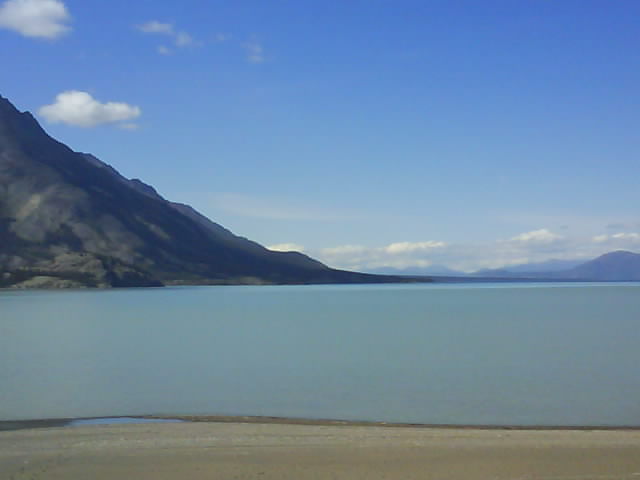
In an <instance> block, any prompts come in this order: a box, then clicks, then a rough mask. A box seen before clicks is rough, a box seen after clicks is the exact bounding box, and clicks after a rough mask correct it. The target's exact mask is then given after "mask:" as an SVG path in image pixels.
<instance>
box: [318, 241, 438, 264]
mask: <svg viewBox="0 0 640 480" xmlns="http://www.w3.org/2000/svg"><path fill="white" fill-rule="evenodd" d="M445 246H446V244H445V243H444V242H436V241H426V242H396V243H391V244H389V245H385V246H382V247H367V246H363V245H340V246H337V247H329V248H322V249H320V250H317V251H308V253H309V254H311V256H315V257H317V258H318V259H320V261H322V262H324V263H327V264H329V265H331V266H334V267H338V268H346V269H350V270H363V269H364V270H366V269H374V268H380V267H396V268H405V267H410V266H423V267H424V266H428V265H431V264H432V263H433V262H432V260H431V257H432V256H433V252H434V251H437V250H438V249H441V248H443V247H445Z"/></svg>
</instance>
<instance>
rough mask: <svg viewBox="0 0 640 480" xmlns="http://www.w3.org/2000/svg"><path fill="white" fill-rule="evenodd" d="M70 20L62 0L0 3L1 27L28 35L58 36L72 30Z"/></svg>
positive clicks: (40, 36)
mask: <svg viewBox="0 0 640 480" xmlns="http://www.w3.org/2000/svg"><path fill="white" fill-rule="evenodd" d="M70 20H71V16H70V15H69V12H68V11H67V7H66V6H65V4H64V3H63V2H61V1H60V0H7V1H6V2H4V3H3V4H2V5H0V28H6V29H9V30H14V31H16V32H18V33H20V34H22V35H24V36H26V37H39V38H49V39H52V38H58V37H59V36H61V35H63V34H65V33H66V32H68V31H69V30H70V28H69V27H68V26H67V23H68V22H69V21H70Z"/></svg>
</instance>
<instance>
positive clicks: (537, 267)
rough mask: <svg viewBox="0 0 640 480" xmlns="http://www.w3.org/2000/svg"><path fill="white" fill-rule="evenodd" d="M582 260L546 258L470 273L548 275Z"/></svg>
mask: <svg viewBox="0 0 640 480" xmlns="http://www.w3.org/2000/svg"><path fill="white" fill-rule="evenodd" d="M583 262H584V260H555V259H552V260H546V261H544V262H537V263H522V264H518V265H511V266H509V267H503V268H495V269H493V268H487V269H483V270H478V271H477V272H473V273H471V274H470V275H473V276H475V277H478V276H479V277H516V278H527V277H534V278H535V277H539V276H541V275H542V276H548V275H549V274H550V273H552V272H562V271H565V270H569V269H571V268H573V267H576V266H578V265H580V264H582V263H583Z"/></svg>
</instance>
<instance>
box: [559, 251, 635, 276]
mask: <svg viewBox="0 0 640 480" xmlns="http://www.w3.org/2000/svg"><path fill="white" fill-rule="evenodd" d="M560 273H562V275H563V276H564V277H565V278H570V279H571V278H573V279H580V280H600V281H640V254H638V253H632V252H627V251H624V250H618V251H616V252H610V253H605V254H604V255H601V256H599V257H598V258H595V259H593V260H590V261H588V262H586V263H583V264H582V265H578V266H577V267H575V268H572V269H570V270H567V271H564V272H560Z"/></svg>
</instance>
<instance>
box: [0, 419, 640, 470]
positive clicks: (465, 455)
mask: <svg viewBox="0 0 640 480" xmlns="http://www.w3.org/2000/svg"><path fill="white" fill-rule="evenodd" d="M0 479H2V480H5V479H7V480H9V479H10V480H23V479H29V480H40V479H51V480H62V479H64V480H85V479H92V480H107V479H109V480H111V479H135V480H152V479H153V480H174V479H176V480H177V479H181V480H182V479H184V480H195V479H263V480H267V479H298V480H307V479H354V480H358V479H374V480H375V479H437V480H447V479H469V480H475V479H487V480H488V479H491V480H501V479H513V480H515V479H520V480H525V479H526V480H533V479H546V480H576V479H620V480H625V479H638V480H640V431H638V430H517V429H472V428H460V429H455V428H446V429H442V428H407V427H404V428H402V427H383V426H354V425H347V426H340V425H292V424H279V423H270V424H269V423H224V422H222V423H220V422H214V423H207V422H202V423H200V422H197V423H170V424H119V425H99V426H83V427H66V428H61V427H53V428H38V429H24V430H14V431H4V432H0Z"/></svg>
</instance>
